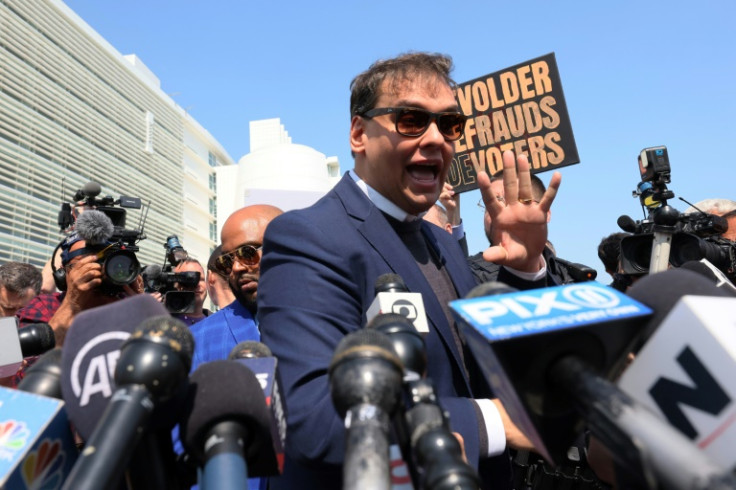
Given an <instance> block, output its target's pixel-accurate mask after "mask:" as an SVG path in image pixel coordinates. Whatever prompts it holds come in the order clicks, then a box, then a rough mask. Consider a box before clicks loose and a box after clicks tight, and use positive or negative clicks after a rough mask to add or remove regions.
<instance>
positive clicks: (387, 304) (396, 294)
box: [366, 274, 429, 333]
mask: <svg viewBox="0 0 736 490" xmlns="http://www.w3.org/2000/svg"><path fill="white" fill-rule="evenodd" d="M375 292H376V297H375V299H374V300H373V303H371V305H370V306H369V307H368V310H367V311H366V321H367V322H370V321H371V320H372V319H373V318H374V317H375V316H376V315H379V314H381V313H398V314H400V315H404V316H405V317H407V318H408V319H409V320H411V322H412V324H413V325H414V328H416V329H417V331H418V332H422V333H428V332H429V324H428V323H427V314H426V313H425V311H424V300H423V299H422V294H421V293H411V292H409V288H408V287H407V286H406V284H405V283H404V280H403V279H401V276H399V275H398V274H382V275H380V276H379V277H378V279H376V284H375Z"/></svg>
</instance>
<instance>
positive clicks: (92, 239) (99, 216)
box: [74, 209, 115, 246]
mask: <svg viewBox="0 0 736 490" xmlns="http://www.w3.org/2000/svg"><path fill="white" fill-rule="evenodd" d="M74 229H75V230H76V232H77V233H78V234H79V236H80V237H82V238H83V239H84V240H85V241H86V242H87V245H88V246H89V245H102V244H105V243H107V241H108V240H109V239H110V237H112V235H113V233H114V232H115V227H114V226H113V224H112V221H111V220H110V218H109V217H108V216H107V215H106V214H105V213H103V212H102V211H97V210H96V209H90V210H87V211H85V212H83V213H82V214H81V215H79V218H77V223H76V225H75V226H74Z"/></svg>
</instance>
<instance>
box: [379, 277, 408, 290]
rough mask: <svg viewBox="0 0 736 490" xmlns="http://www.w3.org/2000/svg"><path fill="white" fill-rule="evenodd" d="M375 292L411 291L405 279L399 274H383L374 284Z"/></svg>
mask: <svg viewBox="0 0 736 490" xmlns="http://www.w3.org/2000/svg"><path fill="white" fill-rule="evenodd" d="M374 291H375V294H378V293H405V292H408V291H409V288H407V287H406V284H405V283H404V280H403V279H402V278H401V276H400V275H398V274H391V273H388V274H381V275H380V276H378V279H376V284H375V285H374Z"/></svg>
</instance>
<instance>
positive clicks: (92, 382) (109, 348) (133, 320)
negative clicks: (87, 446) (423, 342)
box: [61, 294, 169, 439]
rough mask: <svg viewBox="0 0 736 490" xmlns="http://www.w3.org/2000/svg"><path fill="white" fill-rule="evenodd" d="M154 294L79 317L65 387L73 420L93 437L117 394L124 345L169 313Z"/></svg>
mask: <svg viewBox="0 0 736 490" xmlns="http://www.w3.org/2000/svg"><path fill="white" fill-rule="evenodd" d="M168 314H169V313H168V311H166V308H165V307H164V306H163V305H162V304H161V303H159V302H158V301H156V300H155V299H153V297H151V295H149V294H139V295H136V296H132V297H130V298H126V299H123V300H120V301H116V302H114V303H110V304H109V305H105V306H99V307H97V308H91V309H89V310H85V311H83V312H81V313H79V314H78V315H77V316H76V317H75V318H74V321H73V322H72V325H71V327H70V328H69V331H68V332H67V335H66V338H65V340H64V346H63V347H62V355H61V366H62V373H63V374H62V378H61V389H62V393H63V395H64V401H65V402H66V405H67V413H68V414H69V419H70V420H71V421H72V422H73V423H74V426H75V427H76V429H77V431H78V432H79V434H80V435H81V436H82V438H85V439H86V438H88V437H89V436H90V435H91V434H92V431H93V430H94V428H95V426H96V425H97V422H98V420H99V419H100V417H101V416H102V412H103V411H104V410H105V408H106V407H107V404H108V402H109V399H110V397H111V396H112V393H113V391H114V390H115V383H114V380H113V373H114V372H115V364H116V363H117V359H118V356H119V355H120V346H121V345H122V344H123V342H124V341H125V340H127V339H128V337H130V334H131V333H133V331H134V330H135V329H136V328H137V327H138V326H139V325H140V324H141V323H142V322H143V321H144V320H146V319H148V318H151V317H156V316H161V315H168Z"/></svg>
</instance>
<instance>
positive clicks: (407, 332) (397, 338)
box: [366, 313, 480, 490]
mask: <svg viewBox="0 0 736 490" xmlns="http://www.w3.org/2000/svg"><path fill="white" fill-rule="evenodd" d="M366 328H368V329H374V330H377V331H379V332H382V333H383V334H385V335H386V336H387V337H388V339H389V340H390V341H391V343H392V344H393V348H394V351H395V352H396V354H397V355H398V357H399V360H400V361H401V362H402V364H403V365H404V393H405V395H406V400H407V407H406V409H405V410H404V409H403V407H401V408H400V409H399V410H398V412H397V414H396V415H395V416H394V430H395V432H396V435H397V438H398V440H399V447H400V448H401V452H402V455H403V458H404V461H405V462H406V463H407V464H408V467H409V472H410V475H411V478H412V482H413V483H414V487H415V488H424V489H427V490H440V489H456V490H457V489H477V488H479V486H480V480H479V478H478V475H477V473H476V471H475V469H473V468H472V467H471V466H470V465H468V463H467V462H466V461H465V460H464V459H463V455H462V448H461V447H460V443H459V442H458V440H457V438H455V436H454V435H453V434H452V431H451V430H450V426H449V422H448V420H447V415H446V414H445V413H444V412H443V411H442V409H441V408H440V406H439V404H438V402H437V395H436V392H435V388H434V385H433V384H432V382H431V381H430V380H428V379H422V378H423V376H424V373H425V371H426V367H427V353H426V348H425V345H424V338H423V337H422V336H421V335H420V334H419V333H418V332H417V331H416V329H415V328H414V327H413V325H412V324H411V322H409V320H408V319H407V318H406V317H404V316H402V315H397V314H395V313H385V314H382V315H378V316H376V317H375V318H374V319H373V320H372V321H371V322H370V323H369V324H368V325H366Z"/></svg>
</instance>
